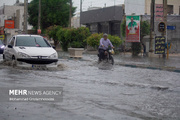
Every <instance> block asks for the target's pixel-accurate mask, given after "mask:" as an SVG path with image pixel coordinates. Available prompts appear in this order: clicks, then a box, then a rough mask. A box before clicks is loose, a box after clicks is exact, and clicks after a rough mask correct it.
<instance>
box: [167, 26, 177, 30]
mask: <svg viewBox="0 0 180 120" xmlns="http://www.w3.org/2000/svg"><path fill="white" fill-rule="evenodd" d="M167 29H168V30H175V29H176V26H167Z"/></svg>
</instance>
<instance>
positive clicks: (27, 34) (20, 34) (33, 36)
mask: <svg viewBox="0 0 180 120" xmlns="http://www.w3.org/2000/svg"><path fill="white" fill-rule="evenodd" d="M19 36H21V37H22V36H29V37H42V36H40V35H30V34H19V35H15V37H19Z"/></svg>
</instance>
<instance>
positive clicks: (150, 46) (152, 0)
mask: <svg viewBox="0 0 180 120" xmlns="http://www.w3.org/2000/svg"><path fill="white" fill-rule="evenodd" d="M154 6H155V0H151V23H150V44H149V48H150V49H149V52H151V53H152V52H153V33H154Z"/></svg>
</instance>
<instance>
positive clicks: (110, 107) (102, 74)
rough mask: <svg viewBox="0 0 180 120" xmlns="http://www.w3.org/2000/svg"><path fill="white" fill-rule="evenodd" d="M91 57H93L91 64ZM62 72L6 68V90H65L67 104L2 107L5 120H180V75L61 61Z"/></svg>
mask: <svg viewBox="0 0 180 120" xmlns="http://www.w3.org/2000/svg"><path fill="white" fill-rule="evenodd" d="M90 58H91V56H90V57H89V58H88V59H90ZM59 64H60V65H59V67H63V69H62V70H54V71H48V70H47V71H41V70H22V69H18V68H12V67H10V66H4V65H3V64H2V63H1V64H0V87H62V88H63V101H62V102H1V103H0V120H179V119H180V74H179V73H176V72H168V71H160V70H149V69H140V68H129V67H122V66H119V65H114V66H113V68H111V69H109V70H102V69H99V68H98V66H97V63H96V60H95V59H93V58H92V59H91V60H90V61H88V60H69V59H59Z"/></svg>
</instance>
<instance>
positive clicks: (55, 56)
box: [49, 53, 57, 59]
mask: <svg viewBox="0 0 180 120" xmlns="http://www.w3.org/2000/svg"><path fill="white" fill-rule="evenodd" d="M49 58H50V59H54V58H57V54H56V53H54V54H52V55H50V56H49Z"/></svg>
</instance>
